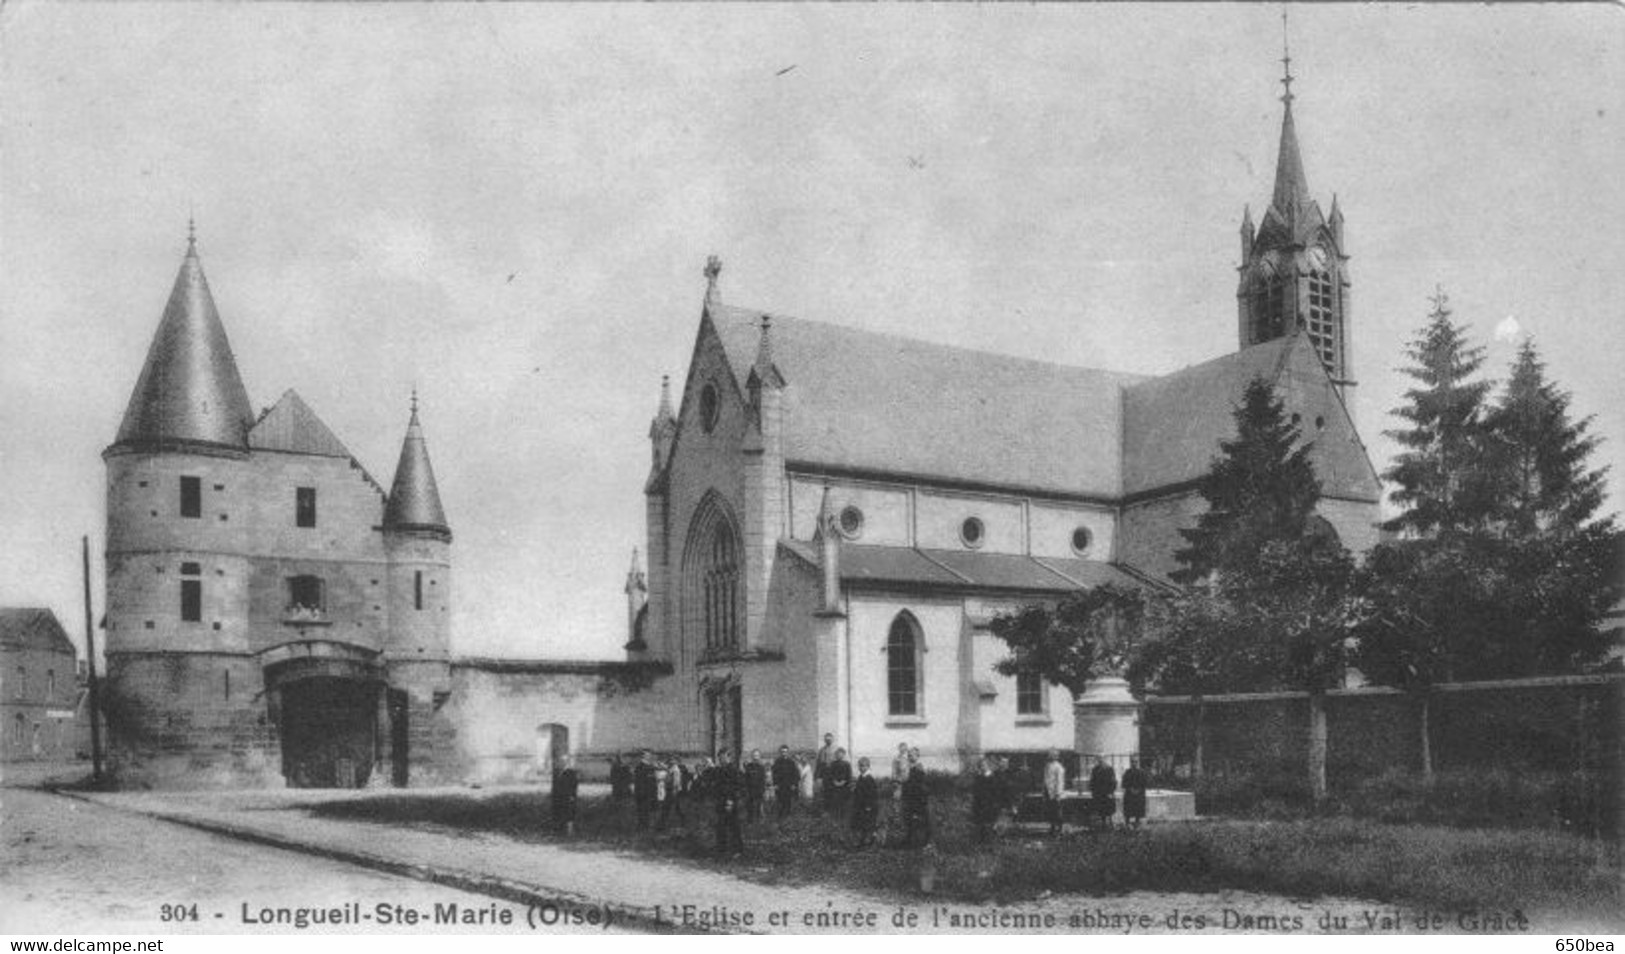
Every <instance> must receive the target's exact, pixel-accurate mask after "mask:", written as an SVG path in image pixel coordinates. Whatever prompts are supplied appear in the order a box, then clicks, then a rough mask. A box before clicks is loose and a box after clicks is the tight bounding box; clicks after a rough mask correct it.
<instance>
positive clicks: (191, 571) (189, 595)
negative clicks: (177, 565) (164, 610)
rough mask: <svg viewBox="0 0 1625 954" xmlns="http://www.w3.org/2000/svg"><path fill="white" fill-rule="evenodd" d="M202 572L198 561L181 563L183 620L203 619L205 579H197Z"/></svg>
mask: <svg viewBox="0 0 1625 954" xmlns="http://www.w3.org/2000/svg"><path fill="white" fill-rule="evenodd" d="M201 572H202V568H201V567H199V566H198V565H197V564H196V563H182V564H181V574H182V578H181V622H183V623H197V622H202V620H203V581H202V580H200V579H195V577H197V576H198V575H199V574H200V573H201Z"/></svg>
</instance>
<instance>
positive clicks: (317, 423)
mask: <svg viewBox="0 0 1625 954" xmlns="http://www.w3.org/2000/svg"><path fill="white" fill-rule="evenodd" d="M248 446H249V447H250V448H253V449H254V450H274V451H284V452H286V453H290V454H315V455H317V456H321V457H344V458H348V457H350V451H349V450H348V449H347V448H346V447H345V446H344V444H343V442H342V441H340V440H339V439H338V438H337V437H336V436H334V434H333V432H332V431H331V430H329V429H328V427H327V425H326V424H323V423H322V421H321V418H319V417H317V416H316V412H315V411H312V410H311V409H310V405H308V404H306V403H305V402H304V399H303V398H301V397H300V396H299V395H298V394H297V393H295V392H294V391H292V390H289V391H286V392H284V393H283V395H282V398H281V400H279V401H277V402H276V406H274V407H272V408H271V409H270V410H268V411H266V412H265V413H264V414H262V415H260V419H259V420H258V421H256V422H255V423H254V427H253V428H252V429H251V430H250V431H249V432H248Z"/></svg>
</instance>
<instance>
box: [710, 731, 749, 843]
mask: <svg viewBox="0 0 1625 954" xmlns="http://www.w3.org/2000/svg"><path fill="white" fill-rule="evenodd" d="M717 757H718V758H717V761H718V763H719V764H718V765H717V767H716V769H715V771H714V772H713V773H712V776H711V797H712V798H713V799H714V800H715V804H716V815H717V854H719V855H726V854H735V855H738V854H741V853H742V852H744V850H745V837H744V834H743V833H742V832H741V831H740V830H739V803H740V801H741V800H742V797H743V795H744V791H745V773H744V772H742V771H740V768H739V763H738V761H736V760H735V758H734V754H733V753H732V752H729V751H727V750H723V751H721V752H718V753H717Z"/></svg>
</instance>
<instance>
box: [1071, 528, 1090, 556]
mask: <svg viewBox="0 0 1625 954" xmlns="http://www.w3.org/2000/svg"><path fill="white" fill-rule="evenodd" d="M1093 542H1095V535H1094V534H1092V533H1090V532H1089V528H1088V527H1078V528H1077V529H1075V530H1073V531H1072V552H1073V553H1076V554H1077V555H1078V556H1083V555H1084V554H1085V553H1087V552H1088V550H1089V544H1091V543H1093Z"/></svg>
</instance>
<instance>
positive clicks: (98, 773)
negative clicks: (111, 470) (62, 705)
mask: <svg viewBox="0 0 1625 954" xmlns="http://www.w3.org/2000/svg"><path fill="white" fill-rule="evenodd" d="M79 539H80V543H81V544H82V547H81V552H82V554H83V556H84V567H85V657H86V662H87V663H89V672H90V760H91V767H92V771H93V772H94V775H92V778H94V779H95V780H96V781H97V782H100V781H101V780H102V729H101V705H100V700H99V699H98V698H97V693H96V628H95V624H94V623H93V622H91V613H90V537H88V536H85V537H80V538H79Z"/></svg>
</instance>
